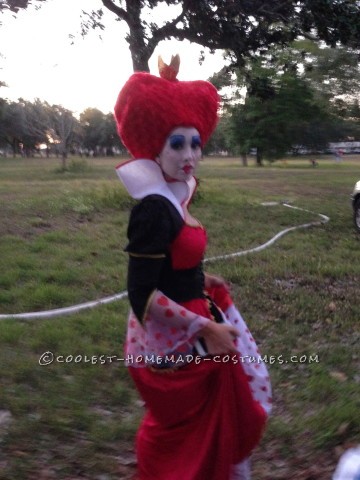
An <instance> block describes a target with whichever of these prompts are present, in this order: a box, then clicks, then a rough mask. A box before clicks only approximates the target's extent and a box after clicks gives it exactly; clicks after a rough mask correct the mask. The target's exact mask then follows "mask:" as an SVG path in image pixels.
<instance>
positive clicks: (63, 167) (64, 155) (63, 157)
mask: <svg viewBox="0 0 360 480" xmlns="http://www.w3.org/2000/svg"><path fill="white" fill-rule="evenodd" d="M66 159H67V153H66V150H63V152H62V154H61V164H62V169H63V170H66Z"/></svg>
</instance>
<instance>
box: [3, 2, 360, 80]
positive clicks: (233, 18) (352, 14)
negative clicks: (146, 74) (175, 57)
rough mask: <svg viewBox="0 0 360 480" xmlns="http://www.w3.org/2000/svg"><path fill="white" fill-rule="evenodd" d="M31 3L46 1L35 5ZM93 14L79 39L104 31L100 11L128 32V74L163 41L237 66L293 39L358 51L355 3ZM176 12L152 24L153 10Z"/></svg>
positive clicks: (151, 5) (143, 66) (358, 7)
mask: <svg viewBox="0 0 360 480" xmlns="http://www.w3.org/2000/svg"><path fill="white" fill-rule="evenodd" d="M36 1H37V2H41V1H46V0H36ZM100 2H101V4H102V6H101V7H100V8H99V9H97V10H91V11H89V12H83V20H82V33H83V35H86V33H87V32H88V31H89V30H90V29H94V28H100V29H104V28H105V25H104V23H103V15H104V9H106V10H108V11H110V12H112V13H113V14H114V15H115V17H116V20H118V21H120V22H125V23H126V24H127V27H128V34H127V35H126V41H127V42H128V44H129V49H130V52H131V56H132V60H133V67H134V70H143V71H148V69H149V67H148V61H149V59H150V57H151V55H152V54H153V52H154V50H155V48H156V46H157V45H158V44H159V43H160V42H161V41H163V40H167V39H169V38H175V39H177V40H189V41H190V42H193V43H197V44H199V45H202V46H204V47H207V48H209V49H210V51H214V50H217V49H222V50H225V51H226V52H227V56H228V58H229V60H230V63H231V64H232V65H236V66H241V65H243V64H244V60H245V59H246V58H247V57H249V56H252V55H254V54H255V53H256V52H258V53H259V52H260V53H265V52H266V51H267V49H268V48H269V47H271V46H273V45H288V44H289V43H290V42H292V41H293V40H294V39H296V38H298V37H299V36H303V37H305V38H311V39H313V40H323V41H324V42H326V43H327V44H328V45H331V46H336V45H337V44H338V43H342V44H344V45H349V46H351V47H352V48H358V47H359V44H360V4H359V1H357V0H301V1H294V0H196V1H195V0H118V1H115V0H99V5H100ZM29 4H30V0H1V1H0V10H5V9H11V10H12V11H15V12H16V11H18V10H19V9H21V8H26V7H27V6H28V5H29ZM159 6H165V7H166V6H167V7H170V6H173V7H174V9H169V13H170V12H176V13H174V15H173V16H172V17H171V18H169V19H168V20H166V21H165V22H163V23H161V22H157V21H155V18H156V8H157V7H159Z"/></svg>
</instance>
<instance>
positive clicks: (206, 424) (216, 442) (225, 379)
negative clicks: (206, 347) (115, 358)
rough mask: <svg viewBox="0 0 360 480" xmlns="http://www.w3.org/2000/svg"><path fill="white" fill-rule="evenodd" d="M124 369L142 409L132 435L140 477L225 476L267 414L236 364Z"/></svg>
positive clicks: (212, 479) (200, 479) (189, 479)
mask: <svg viewBox="0 0 360 480" xmlns="http://www.w3.org/2000/svg"><path fill="white" fill-rule="evenodd" d="M129 370H130V373H131V375H132V377H133V379H134V381H135V383H136V386H137V388H138V390H139V392H140V394H141V396H142V397H143V399H144V401H145V403H146V407H147V413H146V415H145V417H144V419H143V422H142V424H141V426H140V429H139V431H138V435H137V455H138V468H139V470H138V475H139V477H138V478H139V480H228V479H229V476H230V468H231V465H232V464H236V463H238V462H240V461H241V460H242V459H244V458H245V457H247V456H248V455H249V454H250V452H251V450H252V449H253V448H254V447H255V446H256V445H257V443H258V442H259V440H260V437H261V434H262V432H263V429H264V426H265V423H266V414H265V412H264V410H263V409H262V407H261V406H260V404H258V403H257V402H255V401H254V400H253V398H252V396H251V392H250V388H249V385H248V381H247V379H246V375H245V374H244V372H243V369H242V367H241V364H235V363H233V362H224V363H220V362H219V363H217V362H215V361H214V360H212V359H208V360H202V361H201V362H200V363H199V364H198V365H196V364H195V363H191V364H189V365H187V366H185V367H181V368H179V369H178V370H175V371H172V372H167V373H162V372H160V373H159V372H154V371H153V370H151V369H149V368H134V367H131V368H130V369H129Z"/></svg>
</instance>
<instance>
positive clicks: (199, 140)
mask: <svg viewBox="0 0 360 480" xmlns="http://www.w3.org/2000/svg"><path fill="white" fill-rule="evenodd" d="M192 141H193V142H194V143H199V145H201V137H200V135H194V136H193V137H192Z"/></svg>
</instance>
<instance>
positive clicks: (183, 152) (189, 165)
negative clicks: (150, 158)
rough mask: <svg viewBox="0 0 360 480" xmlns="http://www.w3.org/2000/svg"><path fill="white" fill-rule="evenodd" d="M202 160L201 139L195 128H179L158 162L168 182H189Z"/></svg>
mask: <svg viewBox="0 0 360 480" xmlns="http://www.w3.org/2000/svg"><path fill="white" fill-rule="evenodd" d="M200 159H201V138H200V134H199V132H198V130H196V128H193V127H177V128H175V129H174V130H173V131H172V132H171V133H170V135H169V136H168V138H167V139H166V142H165V145H164V147H163V149H162V150H161V152H160V154H159V155H158V157H156V162H157V163H158V164H159V165H160V167H161V170H162V171H163V174H164V177H165V179H166V180H178V181H184V180H188V179H189V178H190V177H191V176H192V175H193V174H194V172H195V170H196V167H197V166H198V163H199V161H200Z"/></svg>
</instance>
